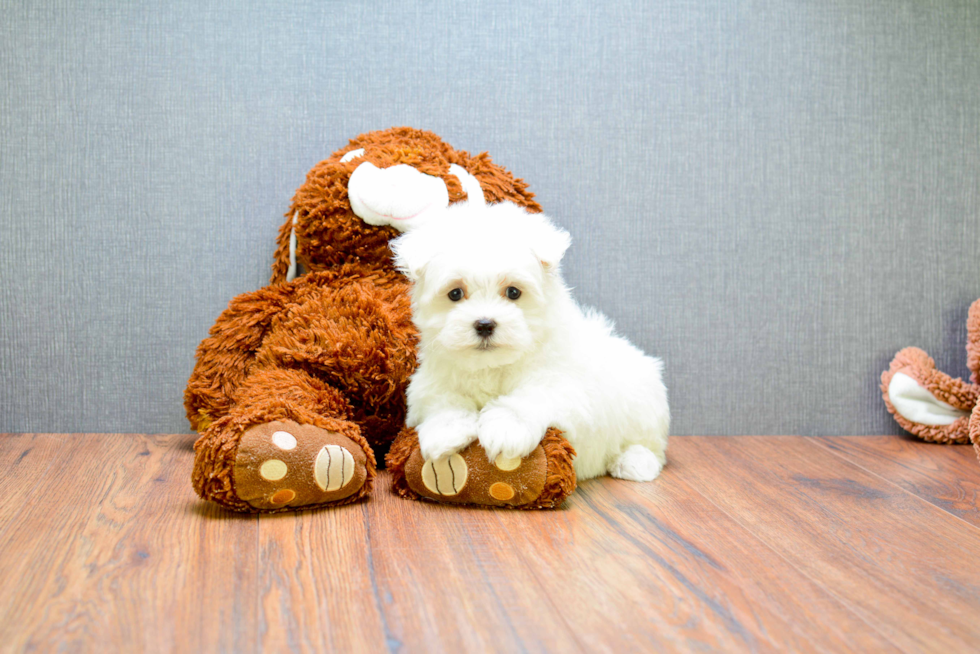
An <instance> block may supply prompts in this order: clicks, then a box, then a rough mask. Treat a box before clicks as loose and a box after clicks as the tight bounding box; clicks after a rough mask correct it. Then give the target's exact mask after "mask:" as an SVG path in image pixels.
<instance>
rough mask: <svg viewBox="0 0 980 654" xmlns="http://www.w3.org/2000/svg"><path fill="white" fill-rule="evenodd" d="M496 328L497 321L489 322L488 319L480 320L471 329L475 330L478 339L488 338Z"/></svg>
mask: <svg viewBox="0 0 980 654" xmlns="http://www.w3.org/2000/svg"><path fill="white" fill-rule="evenodd" d="M496 327H497V321H496V320H491V319H490V318H480V319H479V320H477V321H476V322H474V323H473V329H475V330H476V334H477V336H479V337H480V338H490V337H491V336H493V330H494V329H496Z"/></svg>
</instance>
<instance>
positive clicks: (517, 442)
mask: <svg viewBox="0 0 980 654" xmlns="http://www.w3.org/2000/svg"><path fill="white" fill-rule="evenodd" d="M477 435H478V436H479V438H480V445H482V446H483V449H484V450H485V451H486V453H487V458H488V459H490V460H491V461H496V460H497V457H498V456H503V457H504V458H505V459H523V458H524V457H526V456H527V455H528V454H530V453H531V451H532V450H533V449H534V448H535V447H537V446H538V444H539V443H540V442H541V439H542V438H543V437H544V433H536V430H534V429H533V428H532V427H531V426H530V425H529V424H528V423H527V422H525V421H523V420H521V419H520V417H519V416H518V415H517V414H516V413H514V412H513V411H511V410H510V409H504V408H501V407H496V408H492V409H484V410H483V411H482V412H481V413H480V423H479V425H478V426H477Z"/></svg>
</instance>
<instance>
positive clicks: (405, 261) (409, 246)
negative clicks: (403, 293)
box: [388, 230, 432, 282]
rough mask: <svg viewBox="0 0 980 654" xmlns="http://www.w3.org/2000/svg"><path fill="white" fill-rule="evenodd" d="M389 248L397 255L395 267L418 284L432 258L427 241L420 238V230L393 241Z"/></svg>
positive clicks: (407, 233)
mask: <svg viewBox="0 0 980 654" xmlns="http://www.w3.org/2000/svg"><path fill="white" fill-rule="evenodd" d="M388 246H389V247H390V248H391V251H392V252H394V253H395V267H396V268H398V270H399V271H401V273H402V274H404V275H405V276H406V277H408V279H409V280H411V281H412V282H418V281H419V279H420V278H421V277H422V273H423V272H424V270H425V265H426V264H427V263H428V262H429V259H431V258H432V252H431V247H428V246H427V239H425V238H424V237H422V238H420V234H419V230H413V231H410V232H406V233H405V234H403V235H401V236H399V237H398V238H396V239H395V240H393V241H391V242H390V243H389V244H388Z"/></svg>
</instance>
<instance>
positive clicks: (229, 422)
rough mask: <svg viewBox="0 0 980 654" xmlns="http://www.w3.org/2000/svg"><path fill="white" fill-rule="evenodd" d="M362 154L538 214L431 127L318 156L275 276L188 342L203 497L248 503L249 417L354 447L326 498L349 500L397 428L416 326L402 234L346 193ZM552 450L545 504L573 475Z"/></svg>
mask: <svg viewBox="0 0 980 654" xmlns="http://www.w3.org/2000/svg"><path fill="white" fill-rule="evenodd" d="M358 148H364V155H363V156H362V157H360V158H357V159H354V160H352V161H349V162H341V161H340V159H341V157H343V155H344V154H346V153H347V152H349V151H351V150H355V149H358ZM365 161H367V162H370V163H373V164H374V165H375V166H377V167H379V168H385V167H390V166H394V165H397V164H410V165H412V166H414V167H415V168H417V169H418V170H420V171H421V172H423V173H426V174H429V175H433V176H437V177H440V178H441V179H442V180H443V181H444V182H445V183H446V186H447V188H448V191H449V199H450V201H451V202H458V201H460V200H464V199H466V194H465V192H464V191H463V189H462V187H461V185H460V183H459V181H458V179H457V178H456V176H455V175H451V174H450V173H449V166H450V164H454V163H455V164H457V165H460V166H462V167H464V168H466V169H467V170H468V171H469V172H470V174H472V175H473V176H475V177H476V178H477V179H478V180H479V182H480V184H481V186H482V188H483V191H484V195H485V197H486V200H487V201H488V202H496V201H502V200H509V201H511V202H515V203H516V204H519V205H521V206H523V207H525V208H527V209H529V210H530V211H535V212H538V211H540V210H541V207H540V206H539V205H538V204H537V203H536V202H535V201H534V199H533V195H532V194H531V193H530V192H528V191H527V186H526V184H524V182H523V181H521V180H519V179H515V178H514V177H513V176H512V175H511V174H510V173H509V172H508V171H506V170H505V169H503V168H501V167H499V166H496V165H494V164H493V163H492V162H491V160H490V158H489V156H487V155H486V154H485V153H484V154H480V155H477V156H475V157H473V156H470V155H469V154H468V153H466V152H461V151H456V150H454V149H453V148H451V147H450V146H449V145H447V144H445V143H443V142H442V140H441V139H439V137H437V136H436V135H435V134H432V133H430V132H424V131H420V130H414V129H410V128H404V127H402V128H393V129H390V130H385V131H381V132H371V133H369V134H364V135H361V136H359V137H357V138H356V139H354V140H352V141H351V142H350V143H349V144H348V145H347V146H346V147H344V148H342V149H341V150H338V151H337V152H335V153H334V154H333V155H332V156H331V157H330V158H329V159H327V160H325V161H323V162H321V163H319V164H317V165H316V166H315V167H314V168H313V170H311V171H310V173H309V174H308V175H307V178H306V182H305V183H304V184H303V185H302V186H301V187H300V188H299V190H297V192H296V195H295V197H294V198H293V201H292V204H291V207H290V211H289V213H288V214H287V219H286V222H285V223H284V224H283V226H282V228H281V229H280V232H279V237H278V239H277V243H278V248H277V250H276V255H275V263H274V264H273V267H272V270H273V273H272V284H271V285H270V286H267V287H265V288H262V289H259V290H257V291H253V292H251V293H245V294H243V295H240V296H238V297H236V298H234V299H233V300H232V301H231V303H230V304H229V306H228V308H227V309H226V310H225V311H224V312H223V313H222V314H221V316H220V317H219V318H218V320H217V321H216V322H215V324H214V326H213V327H212V328H211V331H210V335H209V336H208V338H206V339H204V341H203V342H202V343H201V344H200V346H199V347H198V349H197V364H196V366H195V368H194V371H193V373H192V374H191V377H190V379H189V381H188V383H187V389H186V390H185V393H184V404H185V408H186V411H187V417H188V420H189V421H190V423H191V426H192V427H193V428H194V429H195V430H196V431H199V432H200V433H201V437H200V438H199V439H198V441H197V443H196V444H195V452H196V460H195V465H194V472H193V475H192V480H193V484H194V488H195V490H196V491H197V492H198V494H199V495H200V496H201V497H202V498H205V499H208V500H212V501H215V502H217V503H219V504H221V505H222V506H225V507H227V508H230V509H234V510H240V511H255V510H258V509H255V508H254V507H252V506H251V505H249V504H248V503H247V502H245V501H243V500H242V499H241V498H240V497H239V495H238V493H237V492H236V488H235V481H234V474H233V471H234V464H235V461H236V457H237V455H238V453H239V443H240V441H241V439H242V436H243V434H244V433H245V432H246V431H247V430H249V429H250V428H251V427H253V426H256V425H260V424H265V423H269V422H272V421H278V420H291V421H294V422H296V423H299V424H301V425H312V426H314V427H319V428H321V429H323V430H327V431H329V432H335V433H337V434H340V435H342V436H344V437H346V438H349V439H350V440H351V441H353V442H354V443H355V444H357V445H359V446H360V447H361V448H362V449H363V450H364V452H365V454H366V456H367V464H366V465H367V477H366V481H365V483H364V485H363V487H362V488H361V489H360V490H358V491H357V492H356V493H355V494H354V495H351V496H350V497H346V498H344V499H343V500H340V501H336V502H332V503H331V504H332V505H336V504H345V503H348V502H353V501H356V500H357V499H359V498H361V497H363V496H365V495H367V494H368V493H369V492H370V490H371V485H372V481H373V479H374V476H375V466H376V458H375V451H376V450H377V452H378V454H379V455H380V454H381V453H383V452H384V450H385V449H387V448H388V447H389V445H390V444H391V442H392V440H393V439H394V438H395V436H396V435H397V434H398V433H399V431H400V430H402V428H403V427H404V421H405V412H406V407H405V388H406V386H407V382H408V378H409V376H410V375H411V374H412V372H413V371H414V369H415V366H416V359H415V346H416V331H415V327H414V326H413V325H412V322H411V309H410V301H409V287H408V281H407V280H406V279H405V278H404V277H403V276H402V275H401V274H400V273H398V272H397V271H396V270H395V268H394V265H393V263H392V260H391V252H390V250H389V248H388V242H389V240H390V239H391V238H393V237H395V236H396V235H397V234H398V232H397V231H396V230H395V229H393V228H391V227H377V226H372V225H368V224H367V223H365V222H363V221H362V220H361V219H360V218H359V217H358V216H356V215H355V214H354V213H353V212H352V211H351V207H350V202H349V200H348V198H347V182H348V179H349V178H350V175H351V173H352V172H353V171H354V170H355V169H356V168H357V166H358V165H360V164H361V163H363V162H365ZM294 216H295V226H294ZM294 228H295V232H296V237H297V248H296V255H297V261H298V262H299V263H300V264H302V265H303V266H304V268H305V269H306V270H307V271H309V272H308V274H306V275H303V276H301V277H299V278H297V279H295V280H293V281H290V282H287V281H285V278H286V271H287V269H288V266H289V240H290V233H291V231H292V230H293V229H294ZM549 438H551V439H552V440H555V439H557V441H562V442H563V439H561V438H560V437H559V436H556V435H552V436H549ZM557 441H556V442H557ZM549 443H552V441H549ZM549 447H550V448H551V449H550V451H551V452H552V453H553V454H554V458H555V462H554V464H553V465H554V467H555V470H556V471H555V475H556V479H555V480H554V482H553V483H552V482H549V488H550V487H551V486H554V489H553V490H550V491H549V495H548V497H549V498H552V500H551V501H554V498H558V497H559V496H560V497H561V498H562V499H563V498H564V496H566V495H567V494H568V493H569V492H571V490H572V489H574V487H575V476H574V472H572V471H571V464H570V457H571V450H570V446H568V445H567V443H564V445H561V444H560V443H559V444H554V443H552V444H551V445H549ZM566 459H567V461H566ZM396 476H397V475H396ZM557 477H561V479H558V478H557ZM566 477H567V478H566ZM396 485H397V483H396ZM542 501H548V498H545V499H544V500H542ZM288 508H297V507H288ZM263 510H267V509H263ZM279 510H283V509H279Z"/></svg>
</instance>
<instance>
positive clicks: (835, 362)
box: [0, 0, 980, 434]
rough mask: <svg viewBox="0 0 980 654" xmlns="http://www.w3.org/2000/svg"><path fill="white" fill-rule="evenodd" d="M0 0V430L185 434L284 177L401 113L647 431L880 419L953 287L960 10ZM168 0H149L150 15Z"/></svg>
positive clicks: (964, 84) (257, 268)
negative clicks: (504, 170) (501, 227)
mask: <svg viewBox="0 0 980 654" xmlns="http://www.w3.org/2000/svg"><path fill="white" fill-rule="evenodd" d="M121 4H122V3H117V2H105V3H96V2H88V1H79V0H57V1H53V2H46V3H33V2H25V1H17V2H11V1H7V0H4V1H3V2H2V16H3V18H2V21H0V85H2V86H0V235H2V238H3V249H2V252H3V254H2V261H0V277H2V291H0V325H2V326H0V329H2V333H0V384H2V389H0V430H3V431H109V432H112V431H139V432H173V431H177V432H180V431H187V429H188V428H187V425H186V422H185V421H184V418H183V410H182V407H181V392H182V390H183V385H184V382H185V381H186V378H187V376H188V374H189V373H190V370H191V367H192V363H193V352H194V348H195V346H196V345H197V343H198V342H199V341H200V340H201V339H202V338H203V337H204V336H205V335H206V333H207V330H208V328H209V327H210V325H211V323H212V322H213V320H214V319H215V317H216V316H217V315H218V313H219V312H220V311H221V310H222V309H223V308H224V307H225V305H226V304H227V302H228V300H229V299H231V298H232V297H233V296H234V295H236V294H238V293H241V292H244V291H248V290H251V289H254V288H257V287H259V286H261V285H263V284H264V283H265V282H266V281H267V279H268V275H269V264H270V262H271V255H272V251H273V238H274V235H275V231H276V227H277V225H278V224H279V223H280V221H281V216H282V214H283V212H284V211H285V209H286V208H287V205H288V201H289V199H290V197H291V195H292V193H293V191H294V190H295V189H296V187H297V186H298V185H299V184H300V183H301V182H302V180H303V178H304V175H305V173H306V171H307V170H308V169H309V168H310V167H311V166H313V164H315V163H316V162H317V161H319V160H320V159H322V158H324V157H325V156H326V155H328V154H329V153H330V152H331V151H333V150H334V149H336V148H338V147H340V146H342V145H344V144H345V143H346V140H347V139H348V138H350V137H352V136H354V135H356V134H358V133H360V132H363V131H368V130H372V129H378V128H384V127H389V126H391V125H412V126H416V127H422V128H427V129H431V130H433V131H435V132H437V133H439V134H440V135H442V136H443V137H444V138H445V139H446V140H447V141H448V142H449V143H451V144H453V145H454V146H456V147H458V148H462V149H467V150H470V151H474V152H478V151H483V150H487V151H489V152H490V154H491V155H492V156H493V157H494V159H495V160H496V161H497V162H499V163H501V164H503V165H505V166H507V167H508V168H510V169H511V170H512V171H514V172H515V173H516V174H517V175H519V176H522V177H524V178H525V179H526V180H528V182H529V183H530V184H531V188H532V190H534V191H535V192H536V193H537V194H538V198H539V199H540V201H541V203H542V204H543V205H544V207H545V208H546V210H547V211H548V212H549V213H551V214H552V215H554V216H555V217H556V218H557V220H558V221H559V222H560V223H562V224H564V225H565V226H566V227H567V228H568V229H569V230H570V231H571V232H572V234H573V236H574V238H575V242H574V245H573V248H572V250H571V251H570V254H569V256H568V259H567V263H566V266H565V269H566V273H567V276H568V277H569V279H570V281H571V283H572V284H573V285H574V286H575V287H576V288H577V294H578V296H579V298H580V299H581V300H583V301H584V302H586V303H590V304H594V305H597V306H599V307H600V308H602V309H603V310H604V311H605V312H606V313H608V314H609V315H610V316H611V317H613V318H614V319H615V320H616V321H617V322H618V324H619V326H620V328H621V330H622V331H623V332H624V333H625V334H626V335H628V336H629V337H631V338H632V339H634V340H635V341H636V342H638V343H639V344H640V345H642V347H644V348H645V349H646V350H648V351H649V352H651V353H655V354H658V355H660V356H662V357H663V358H664V359H665V361H666V364H667V382H668V387H669V389H670V392H671V397H672V403H673V410H674V415H675V422H674V433H678V434H692V433H697V434H745V433H750V434H771V433H793V434H870V433H882V432H893V431H896V428H895V427H894V426H893V424H892V422H891V419H890V417H889V416H888V415H887V413H886V412H885V410H884V408H883V406H882V402H881V400H880V397H879V394H878V391H877V389H876V380H877V377H878V374H879V373H880V371H881V370H882V368H883V367H885V366H886V365H887V363H888V361H889V359H890V357H891V355H892V354H893V353H894V352H895V350H896V349H898V348H900V347H902V346H904V345H910V344H917V345H920V346H922V347H924V348H926V349H927V350H928V351H929V352H930V353H932V354H934V356H936V358H937V359H938V360H939V363H940V364H941V366H942V367H944V368H945V369H947V370H948V371H949V372H951V373H954V374H956V375H962V374H965V373H966V372H967V371H966V366H965V361H964V359H965V354H964V351H963V345H964V342H965V327H964V320H965V317H966V310H967V307H968V305H969V303H970V302H971V301H972V300H974V299H975V298H977V297H980V212H978V209H980V206H978V203H980V175H978V174H980V3H976V2H973V1H969V2H951V1H949V2H947V1H932V2H929V1H900V0H875V1H869V2H855V1H854V0H836V1H829V0H809V1H806V0H795V1H785V2H778V1H758V2H749V1H742V2H736V1H731V0H725V1H720V2H713V1H711V2H709V1H704V0H669V1H664V2H656V3H653V2H649V3H648V2H637V3H620V2H603V3H597V2H594V1H588V2H549V3H541V4H539V5H531V4H530V3H526V2H488V3H485V4H484V3H476V4H474V3H437V2H425V3H407V2H404V1H396V0H392V1H388V2H358V3H351V4H350V5H347V6H343V5H328V4H327V3H323V2H306V3H298V4H296V5H293V6H291V7H289V8H286V7H282V6H280V3H271V2H270V3H242V2H237V1H236V2H226V3H216V4H212V5H211V6H210V7H207V8H205V7H202V6H201V5H203V4H204V3H199V2H173V3H154V2H146V1H144V2H141V3H132V6H129V7H123V6H120V5H121ZM165 4H167V5H169V6H161V5H165Z"/></svg>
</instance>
